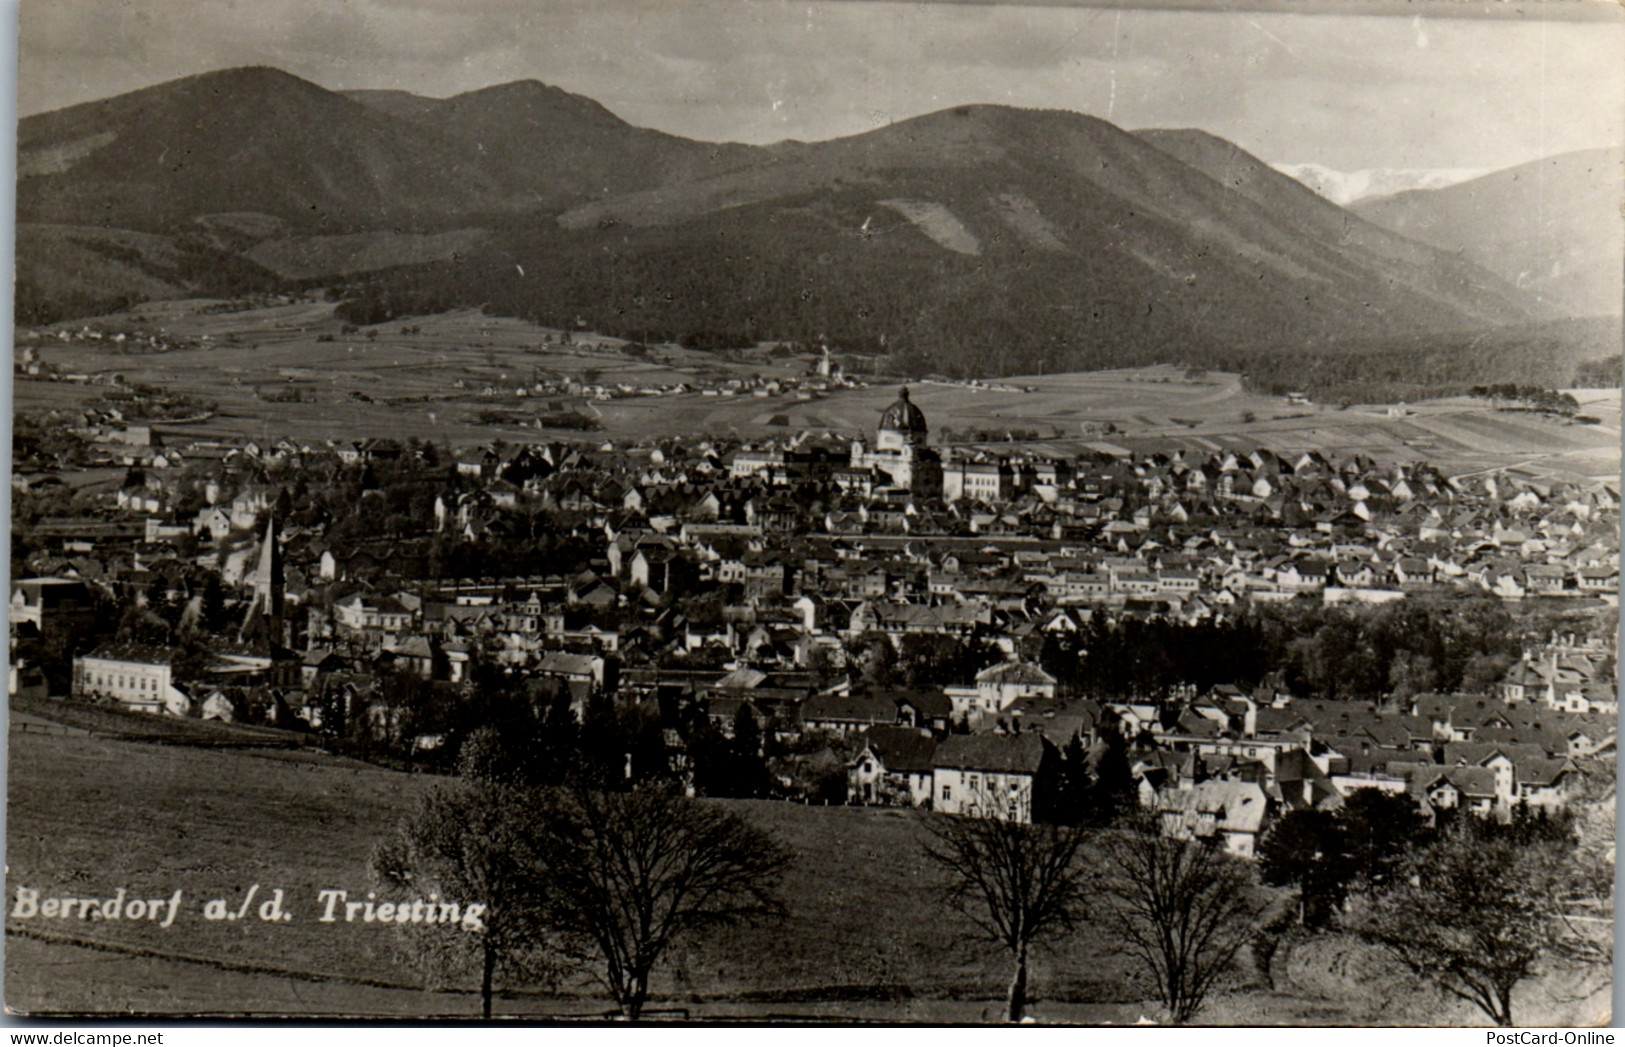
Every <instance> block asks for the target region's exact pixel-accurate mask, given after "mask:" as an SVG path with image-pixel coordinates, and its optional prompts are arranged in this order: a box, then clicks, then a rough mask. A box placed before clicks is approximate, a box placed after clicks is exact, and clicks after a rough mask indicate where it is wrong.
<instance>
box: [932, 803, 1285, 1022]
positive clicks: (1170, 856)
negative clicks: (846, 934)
mask: <svg viewBox="0 0 1625 1047" xmlns="http://www.w3.org/2000/svg"><path fill="white" fill-rule="evenodd" d="M927 827H928V831H929V841H928V843H927V846H926V854H927V857H928V858H929V859H930V861H931V863H932V864H933V865H934V866H936V867H937V869H938V870H939V871H940V872H942V873H943V874H944V875H945V878H946V881H947V883H946V889H945V893H944V895H943V899H944V902H945V904H946V905H947V906H948V907H949V908H951V909H952V910H953V911H955V912H956V913H958V914H959V915H960V916H961V917H962V918H963V919H965V920H966V921H967V922H968V923H969V924H970V925H971V926H972V927H974V928H976V930H977V932H978V933H979V935H980V936H981V937H982V938H983V939H984V940H986V941H988V942H991V943H994V944H996V945H998V946H1000V947H1002V948H1003V949H1005V950H1006V951H1007V952H1009V954H1010V957H1011V960H1012V962H1013V965H1014V967H1013V973H1012V975H1011V979H1010V987H1009V991H1008V993H1007V996H1006V1005H1005V1020H1006V1021H1011V1022H1019V1021H1021V1020H1022V1019H1023V1018H1024V1017H1025V1015H1026V1011H1027V998H1028V986H1027V979H1028V962H1029V958H1030V956H1031V954H1032V952H1033V950H1034V949H1035V948H1037V947H1041V946H1044V945H1047V944H1049V943H1053V942H1056V941H1058V940H1060V939H1061V938H1063V937H1065V936H1066V935H1068V934H1070V933H1072V932H1074V931H1075V930H1077V929H1078V928H1079V927H1080V926H1081V925H1083V924H1084V923H1086V922H1090V921H1101V922H1103V923H1104V925H1105V929H1108V930H1109V931H1110V932H1111V933H1113V934H1115V935H1116V938H1117V941H1118V942H1119V943H1120V944H1121V946H1122V948H1123V949H1124V950H1125V951H1126V952H1128V953H1129V954H1130V955H1131V956H1133V957H1134V959H1135V960H1136V961H1137V962H1138V965H1139V966H1140V968H1141V970H1142V971H1143V972H1144V974H1145V975H1146V976H1147V978H1148V980H1149V981H1150V982H1151V983H1152V986H1153V987H1154V992H1155V995H1156V997H1157V998H1158V999H1159V1000H1160V1001H1161V1002H1162V1004H1163V1006H1164V1007H1165V1008H1166V1009H1167V1017H1168V1019H1169V1020H1170V1021H1172V1022H1174V1023H1175V1024H1181V1025H1182V1024H1184V1023H1186V1022H1189V1021H1190V1020H1191V1019H1192V1018H1194V1017H1195V1016H1196V1013H1197V1011H1199V1010H1200V1009H1201V1007H1202V1004H1203V1002H1204V1001H1205V1000H1206V998H1207V995H1208V993H1209V991H1210V990H1211V989H1212V988H1213V987H1214V986H1215V985H1216V984H1217V983H1218V981H1219V980H1220V979H1221V978H1223V977H1224V976H1225V975H1226V974H1227V973H1228V972H1229V971H1230V969H1231V967H1232V964H1233V962H1234V960H1235V958H1236V954H1237V953H1238V952H1239V951H1240V950H1241V949H1242V948H1243V946H1245V945H1246V944H1247V943H1248V942H1249V940H1250V939H1251V937H1252V935H1253V933H1254V929H1255V927H1256V925H1257V922H1258V918H1259V916H1260V915H1261V914H1262V913H1263V911H1264V909H1265V907H1266V906H1267V902H1268V898H1267V893H1266V892H1262V891H1260V889H1259V887H1258V884H1257V881H1256V878H1255V877H1254V875H1253V872H1252V870H1251V869H1250V868H1249V867H1248V866H1247V864H1246V863H1244V862H1242V861H1240V860H1239V859H1236V858H1234V857H1232V856H1230V855H1228V854H1226V853H1225V852H1224V851H1223V850H1222V849H1220V848H1218V847H1214V846H1211V845H1209V844H1206V843H1200V842H1195V841H1188V840H1176V839H1171V838H1169V837H1165V836H1163V835H1162V834H1161V833H1160V832H1158V830H1157V826H1156V825H1155V823H1138V822H1136V821H1134V820H1132V819H1131V820H1129V821H1127V822H1125V823H1123V824H1121V825H1120V826H1118V827H1114V828H1110V829H1092V828H1088V827H1084V826H1076V825H1075V826H1062V825H1024V824H1021V823H1018V822H1006V821H1000V820H997V819H981V818H954V817H948V816H941V817H935V818H932V819H930V820H929V821H928V822H927Z"/></svg>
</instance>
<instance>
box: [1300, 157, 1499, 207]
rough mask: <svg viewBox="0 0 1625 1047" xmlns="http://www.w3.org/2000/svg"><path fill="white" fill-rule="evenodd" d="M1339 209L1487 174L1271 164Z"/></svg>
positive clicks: (1477, 170) (1443, 169)
mask: <svg viewBox="0 0 1625 1047" xmlns="http://www.w3.org/2000/svg"><path fill="white" fill-rule="evenodd" d="M1271 166H1273V167H1274V168H1275V169H1276V170H1277V171H1279V172H1281V173H1282V174H1284V175H1290V176H1291V177H1292V178H1294V179H1296V180H1298V181H1300V182H1302V183H1303V184H1304V185H1306V186H1308V187H1309V188H1311V189H1313V190H1314V191H1315V192H1316V193H1319V194H1320V195H1321V196H1324V197H1325V198H1326V199H1328V200H1330V201H1331V202H1332V203H1334V204H1337V205H1338V206H1339V207H1347V206H1349V205H1350V204H1353V203H1358V202H1359V201H1361V200H1365V199H1369V198H1371V197H1374V196H1392V195H1393V194H1395V193H1403V192H1408V191H1410V190H1413V189H1444V188H1445V187H1447V186H1452V185H1455V184H1456V183H1458V182H1465V181H1467V180H1468V179H1471V178H1477V177H1479V176H1480V175H1485V174H1488V173H1489V172H1488V171H1486V170H1484V169H1483V168H1478V167H1425V168H1408V167H1370V168H1363V169H1361V170H1358V171H1339V170H1337V169H1336V168H1333V167H1326V166H1325V165H1323V164H1272V165H1271Z"/></svg>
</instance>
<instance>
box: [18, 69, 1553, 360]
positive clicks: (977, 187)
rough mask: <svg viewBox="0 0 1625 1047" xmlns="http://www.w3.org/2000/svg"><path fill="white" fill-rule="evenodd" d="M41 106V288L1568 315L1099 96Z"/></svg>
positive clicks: (1159, 312) (240, 90)
mask: <svg viewBox="0 0 1625 1047" xmlns="http://www.w3.org/2000/svg"><path fill="white" fill-rule="evenodd" d="M19 134H20V143H21V145H20V163H21V171H22V176H21V178H20V181H19V187H18V188H19V214H20V215H21V216H22V219H23V221H24V222H25V223H28V224H26V225H25V226H24V227H23V230H22V233H21V234H20V238H19V258H20V259H21V261H20V263H19V264H20V268H23V269H27V270H29V271H33V272H38V273H45V272H47V271H49V272H50V273H51V274H52V275H51V276H50V278H49V279H45V278H43V277H42V278H40V279H36V280H34V281H33V283H32V284H31V287H33V288H34V289H35V290H37V292H38V295H37V297H41V298H43V299H49V298H50V297H51V296H53V295H59V296H61V297H63V298H64V300H67V301H80V300H83V299H85V298H86V297H87V296H96V295H99V296H101V297H103V298H105V297H107V296H108V295H109V294H112V293H114V292H115V291H116V292H117V293H119V294H124V295H145V294H151V293H166V292H167V291H168V289H169V288H171V287H174V288H179V289H184V290H185V291H187V292H188V293H208V292H209V291H210V290H211V287H210V279H211V270H213V269H216V268H217V269H218V272H219V273H220V274H221V276H222V281H221V282H230V283H233V284H240V283H241V282H242V280H243V279H245V278H246V277H248V276H252V277H253V278H254V279H259V278H261V277H262V276H263V275H265V274H267V273H269V274H272V277H273V279H274V278H277V277H280V278H281V279H284V280H298V281H307V282H308V281H317V280H321V281H345V280H349V281H351V282H352V286H351V293H352V294H354V295H356V296H357V297H358V298H359V301H357V303H356V304H355V307H354V309H353V313H354V315H356V316H357V317H358V318H359V317H367V316H382V315H389V314H390V313H399V312H414V311H415V312H424V311H430V310H434V309H443V308H447V307H456V306H469V305H484V306H487V307H489V308H490V309H492V310H493V311H497V312H503V313H508V314H511V315H521V316H529V317H534V318H537V319H542V320H546V321H548V322H550V323H553V324H559V325H575V324H576V323H577V321H584V322H586V323H588V324H589V325H591V326H593V327H596V328H598V329H600V330H603V331H606V332H608V333H612V334H618V335H623V336H626V337H629V338H638V339H652V338H661V339H681V340H684V341H686V342H688V343H690V344H694V345H723V344H748V343H752V342H755V341H759V340H798V341H815V340H828V341H833V342H836V343H838V344H842V345H845V346H848V347H851V348H860V349H869V350H872V351H880V352H886V353H889V354H892V355H894V356H897V357H898V358H899V360H900V362H902V363H903V364H905V365H906V366H909V367H911V368H915V369H918V370H940V371H945V372H951V373H958V374H973V373H974V374H990V373H999V372H1004V373H1020V372H1031V371H1038V370H1044V369H1055V368H1076V367H1090V366H1104V365H1116V364H1137V363H1145V362H1151V361H1157V360H1166V361H1185V360H1198V359H1200V360H1211V359H1213V358H1214V355H1215V354H1216V353H1219V352H1223V351H1234V350H1237V349H1242V348H1245V349H1247V350H1250V351H1252V350H1266V349H1268V350H1274V349H1286V350H1289V351H1290V352H1292V353H1304V352H1306V351H1307V352H1314V351H1317V350H1320V349H1325V348H1327V347H1330V346H1333V345H1344V344H1348V343H1350V342H1351V341H1361V342H1365V341H1371V340H1381V339H1386V338H1391V337H1394V336H1397V335H1401V334H1403V335H1410V334H1414V333H1416V332H1451V333H1452V334H1456V333H1460V332H1474V331H1482V330H1486V329H1491V328H1496V327H1505V326H1511V325H1523V324H1528V323H1530V322H1535V321H1539V320H1542V319H1545V318H1546V315H1545V314H1544V313H1543V312H1542V310H1541V309H1540V307H1539V305H1538V303H1536V302H1535V301H1534V300H1533V299H1531V298H1530V297H1528V296H1526V295H1524V294H1523V293H1521V292H1520V291H1518V290H1517V289H1516V288H1514V287H1512V286H1510V285H1509V284H1507V283H1506V282H1504V281H1502V280H1500V279H1498V278H1497V277H1496V276H1494V275H1493V274H1491V273H1489V272H1487V271H1485V270H1484V269H1482V268H1479V267H1476V266H1474V265H1472V264H1471V263H1469V262H1467V261H1464V260H1463V259H1461V258H1459V257H1454V256H1452V255H1449V254H1447V253H1444V252H1441V251H1438V250H1436V249H1433V248H1430V247H1427V246H1424V245H1422V244H1419V243H1416V242H1414V241H1412V240H1407V239H1405V238H1403V237H1401V236H1396V235H1393V234H1391V233H1388V232H1384V231H1383V230H1381V229H1379V228H1376V227H1374V226H1372V225H1370V224H1368V223H1365V222H1362V221H1361V220H1359V219H1358V218H1355V217H1352V216H1350V215H1349V214H1348V213H1347V212H1345V211H1343V210H1342V209H1340V208H1337V207H1336V206H1335V205H1333V204H1330V203H1328V202H1327V201H1325V200H1323V199H1321V198H1319V197H1317V196H1315V195H1314V194H1313V193H1312V192H1310V191H1309V190H1307V189H1305V188H1303V187H1301V186H1299V185H1298V184H1296V183H1294V182H1292V181H1291V180H1290V179H1288V178H1286V177H1285V176H1282V175H1279V174H1277V173H1275V172H1273V171H1271V170H1270V169H1269V168H1267V167H1266V166H1265V165H1263V164H1262V163H1260V162H1259V161H1258V160H1256V159H1255V158H1253V157H1251V156H1249V155H1247V154H1246V153H1244V152H1242V151H1241V150H1239V149H1237V148H1236V147H1235V146H1234V145H1232V144H1231V143H1228V142H1225V141H1223V140H1222V139H1218V138H1214V137H1212V136H1211V135H1205V134H1203V133H1201V132H1190V131H1178V132H1169V131H1158V132H1146V133H1144V134H1143V135H1141V136H1135V135H1131V134H1128V133H1126V132H1124V131H1122V130H1120V129H1118V128H1117V127H1114V126H1113V125H1111V124H1109V123H1106V122H1105V121H1102V120H1098V119H1094V118H1091V117H1087V116H1083V115H1080V114H1078V113H1072V112H1063V111H1040V110H1023V109H1013V108H1009V107H1002V106H968V107H961V108H956V109H952V110H945V111H942V112H937V113H932V114H928V115H925V116H921V117H917V118H914V119H911V120H906V121H903V122H900V123H897V124H894V125H890V126H887V127H884V128H880V129H877V130H874V131H871V132H868V133H865V134H860V135H854V136H851V137H848V138H842V139H836V140H832V141H827V142H816V143H798V142H784V143H779V144H777V145H773V146H763V147H757V146H742V145H732V144H712V143H703V142H695V141H690V140H687V139H683V138H678V137H675V136H672V135H667V134H663V133H661V132H657V131H651V130H647V129H642V128H636V127H633V126H631V125H629V124H627V123H626V122H625V121H623V120H621V119H620V118H619V117H617V116H616V115H615V114H613V113H611V112H610V111H609V110H607V109H605V108H604V107H603V106H601V105H599V104H598V103H597V102H595V101H593V100H591V99H588V98H583V97H581V96H578V95H572V94H569V93H568V92H565V91H561V90H559V89H557V88H553V87H549V86H547V85H544V84H540V83H536V82H534V81H524V82H519V83H512V84H504V85H500V86H497V87H492V88H487V89H484V90H481V91H476V92H471V93H469V94H465V95H458V96H455V97H453V98H447V99H430V98H423V97H419V96H416V95H412V94H408V93H405V92H399V91H365V92H352V93H350V95H348V96H346V95H342V94H337V93H334V92H330V91H326V90H324V89H322V88H320V87H318V86H316V85H314V84H311V83H308V82H306V81H304V80H300V79H298V78H296V77H292V76H289V75H287V74H285V73H281V72H278V71H276V70H271V69H238V70H227V71H223V72H217V73H210V74H205V75H202V76H196V77H190V78H187V79H184V80H178V81H174V82H172V83H169V84H162V85H158V86H157V87H152V88H148V89H145V90H143V91H137V92H134V93H132V94H129V95H124V96H121V97H118V98H113V99H108V100H106V101H103V102H96V103H91V104H88V105H82V106H76V107H73V108H71V109H66V110H62V111H59V112H55V113H47V114H42V115H40V116H36V117H30V118H29V119H27V120H24V121H22V123H21V126H20V128H19ZM48 223H49V224H48ZM50 224H54V225H55V226H73V227H75V228H77V229H79V230H81V233H79V234H75V235H76V236H78V240H76V241H73V243H76V244H77V245H78V246H77V247H75V248H74V249H75V250H78V249H81V248H83V246H84V245H83V241H84V239H85V234H83V230H85V229H87V228H91V227H94V228H98V229H100V230H101V231H102V235H103V236H104V237H112V238H115V239H116V238H117V237H121V236H123V237H128V236H129V235H131V234H133V233H139V234H143V235H148V236H157V237H168V238H171V239H172V240H173V241H174V242H173V243H170V244H168V245H167V246H166V245H165V244H163V243H161V242H157V241H151V242H149V241H143V242H142V243H143V245H144V246H143V247H142V248H141V250H142V252H144V256H145V257H147V258H149V259H158V258H160V256H162V255H164V252H166V251H173V250H175V249H177V245H179V244H182V243H184V244H185V245H186V248H187V250H188V251H189V252H191V254H190V255H189V257H192V258H194V259H205V258H219V259H223V260H230V259H240V260H242V261H243V262H244V263H245V264H244V266H243V267H237V268H234V267H233V266H231V265H225V264H222V265H220V266H218V267H214V266H209V265H203V266H201V267H196V266H192V265H191V263H188V267H190V268H200V269H201V272H200V273H199V274H197V275H196V276H195V277H193V276H188V278H187V279H185V280H179V279H170V278H168V277H166V276H165V273H166V272H169V268H168V267H166V265H164V264H158V265H154V264H147V263H143V264H141V265H139V266H133V267H131V266H126V267H125V268H123V269H119V268H116V267H109V266H106V265H100V264H98V266H94V267H86V268H84V269H83V271H84V272H85V273H86V274H93V275H95V276H96V277H97V278H98V279H102V280H104V281H106V282H104V283H101V284H100V285H97V286H95V287H90V286H88V285H87V286H78V287H75V286H73V273H74V268H73V266H72V265H71V264H59V263H58V262H53V261H51V259H52V258H62V257H66V256H65V255H64V254H63V252H64V250H66V247H65V246H64V245H65V244H67V241H65V240H64V239H63V237H62V236H61V235H59V234H48V233H46V232H45V230H46V229H48V228H49V227H50ZM98 250H99V251H100V253H101V255H102V256H103V257H107V258H111V257H113V255H115V254H117V252H118V251H119V250H123V248H118V246H117V245H116V244H113V245H112V246H109V244H108V243H103V244H102V246H101V247H100V248H98ZM198 252H202V253H201V254H199V253H198ZM126 260H128V259H126ZM369 274H371V275H369ZM228 276H229V278H230V279H229V281H227V280H226V279H225V278H226V277H228ZM155 279H156V282H155ZM31 293H33V292H31ZM223 293H229V290H224V291H223ZM49 304H50V303H49V301H45V302H43V306H49Z"/></svg>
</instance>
